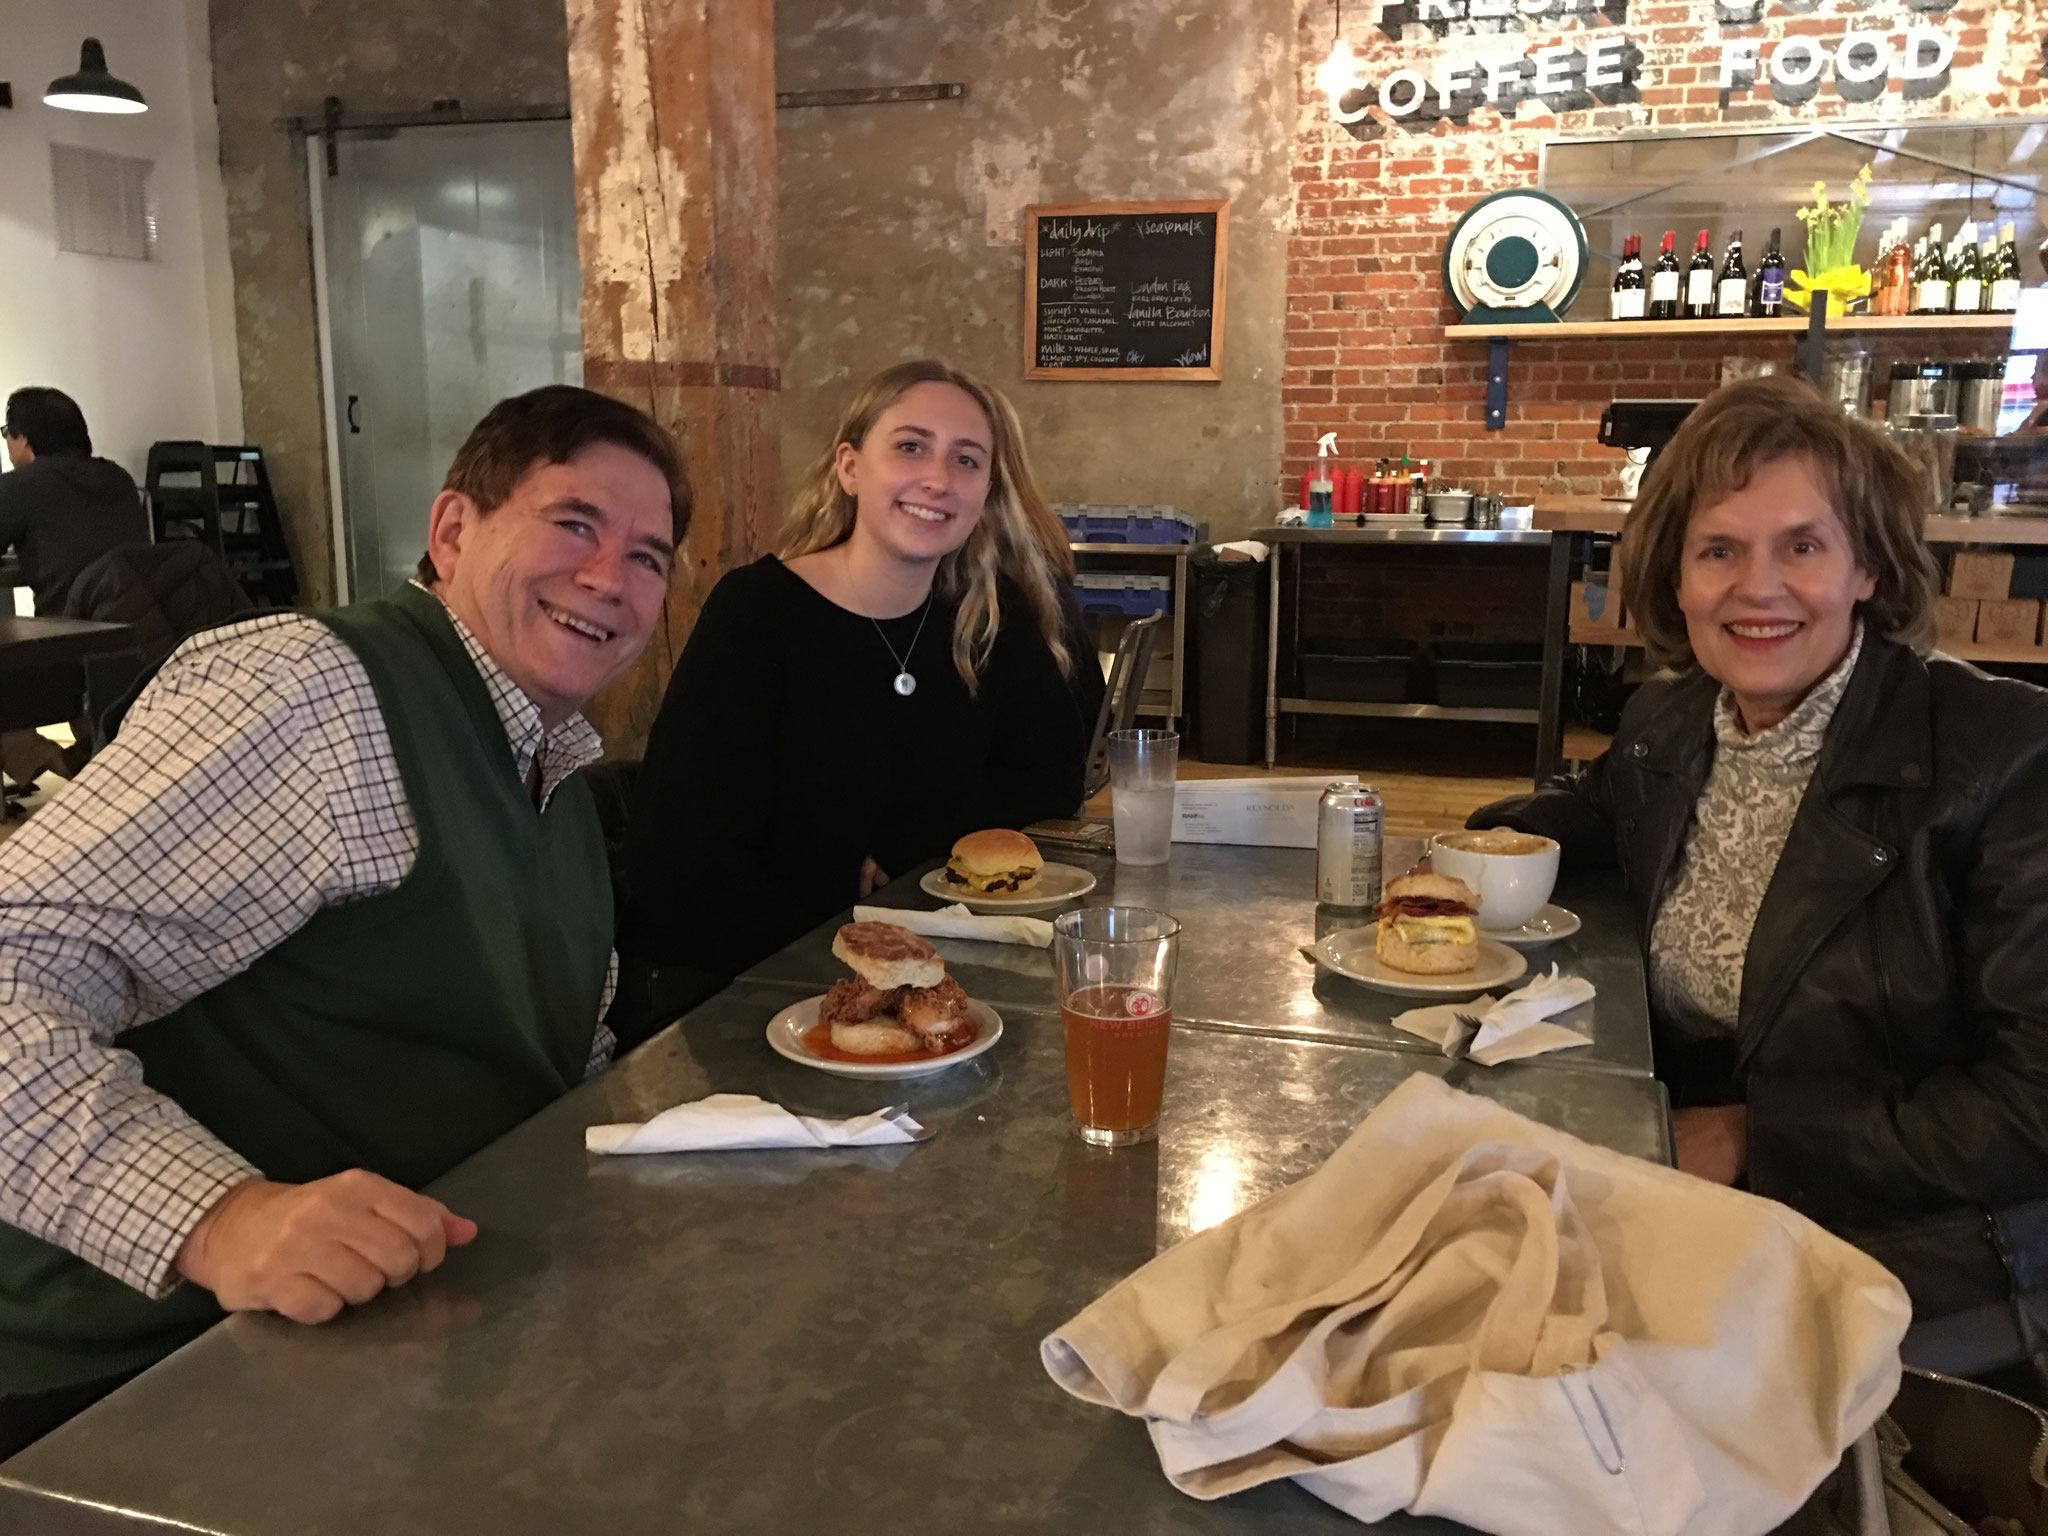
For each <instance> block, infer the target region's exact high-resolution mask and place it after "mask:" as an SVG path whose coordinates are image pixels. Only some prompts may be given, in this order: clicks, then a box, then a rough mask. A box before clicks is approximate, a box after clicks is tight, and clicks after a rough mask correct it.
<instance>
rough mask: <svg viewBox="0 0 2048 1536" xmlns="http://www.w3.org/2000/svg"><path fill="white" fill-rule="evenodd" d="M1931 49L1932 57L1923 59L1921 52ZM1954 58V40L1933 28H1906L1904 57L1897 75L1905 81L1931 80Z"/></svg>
mask: <svg viewBox="0 0 2048 1536" xmlns="http://www.w3.org/2000/svg"><path fill="white" fill-rule="evenodd" d="M1930 47H1931V48H1932V49H1933V50H1934V56H1933V57H1932V58H1931V59H1923V58H1922V57H1921V50H1923V49H1925V48H1930ZM1955 56H1956V40H1955V39H1954V38H1953V37H1950V36H1949V35H1948V33H1946V32H1940V31H1937V30H1936V29H1935V28H1933V27H1908V28H1906V57H1905V63H1904V65H1903V67H1902V68H1901V69H1900V70H1899V75H1900V77H1901V78H1902V79H1906V80H1932V79H1933V78H1934V77H1935V76H1936V75H1938V74H1940V73H1941V72H1942V71H1943V70H1944V69H1947V68H1948V61H1949V60H1950V59H1952V58H1954V57H1955Z"/></svg>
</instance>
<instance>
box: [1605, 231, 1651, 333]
mask: <svg viewBox="0 0 2048 1536" xmlns="http://www.w3.org/2000/svg"><path fill="white" fill-rule="evenodd" d="M1647 298H1648V295H1647V294H1646V293H1645V292H1644V290H1643V237H1642V236H1641V235H1630V236H1629V237H1628V239H1626V240H1624V241H1623V242H1622V246H1621V265H1620V266H1618V267H1616V268H1615V270H1614V292H1613V293H1612V294H1611V295H1610V296H1609V298H1608V301H1607V318H1608V319H1610V320H1640V319H1642V318H1643V315H1644V313H1645V300H1646V299H1647Z"/></svg>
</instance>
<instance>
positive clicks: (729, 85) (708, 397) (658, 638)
mask: <svg viewBox="0 0 2048 1536" xmlns="http://www.w3.org/2000/svg"><path fill="white" fill-rule="evenodd" d="M565 3H566V7H567V13H568V21H569V104H570V115H571V118H572V120H573V122H572V127H573V130H574V134H575V144H576V225H577V247H578V250H579V252H580V253H581V257H582V263H583V381H584V383H585V384H586V385H588V386H589V387H590V388H592V389H595V390H601V391H603V392H604V393H605V394H608V395H612V396H615V397H616V398H618V399H621V400H629V401H631V402H632V403H633V404H635V405H637V406H639V407H641V408H642V409H643V410H645V411H647V412H648V413H649V414H650V415H652V416H653V417H654V419H655V420H656V421H659V422H660V423H661V424H662V425H663V426H665V427H667V428H668V429H669V430H670V431H671V432H672V433H674V434H675V438H676V441H677V442H678V443H679V444H680V445H681V446H682V449H683V457H684V459H685V461H686V462H687V464H688V465H689V471H690V483H691V485H692V486H693V488H694V489H695V491H696V506H697V510H696V517H695V519H694V521H693V523H692V526H691V529H690V536H689V540H688V542H687V544H686V545H685V547H684V549H683V550H682V552H681V554H680V556H679V558H678V560H677V564H676V576H675V582H674V584H673V585H672V586H671V587H670V589H669V597H668V611H667V613H666V615H665V617H664V620H663V623H662V624H661V625H660V627H658V628H657V629H656V631H655V635H654V638H653V639H652V640H651V641H650V642H649V643H648V647H647V652H646V654H645V655H644V656H643V657H642V658H641V659H640V661H639V663H638V664H637V665H636V666H635V667H634V669H633V671H631V672H630V673H628V674H627V675H626V676H625V677H623V678H621V679H620V680H619V681H618V682H616V683H614V684H613V685H612V686H611V688H609V689H607V690H606V692H605V693H604V695H603V696H602V697H600V698H599V699H598V700H597V702H596V703H595V704H593V706H592V707H591V709H590V711H589V714H590V718H591V721H592V723H593V724H595V725H596V726H597V728H598V730H599V731H601V732H602V733H603V735H604V739H605V746H606V748H607V751H608V752H609V754H610V755H611V756H613V757H638V756H639V755H640V754H641V752H642V751H643V750H644V748H645V746H646V741H647V732H648V728H649V727H650V726H652V725H653V723H654V716H655V713H656V711H657V710H658V709H659V708H660V707H661V696H662V691H663V689H665V688H666V687H667V686H668V678H669V673H670V672H671V671H673V670H674V668H675V662H676V657H677V655H678V654H679V653H680V652H681V650H682V646H683V642H684V641H685V640H686V639H687V638H688V636H689V632H690V626H691V625H692V624H693V623H694V622H695V621H696V617H697V613H698V610H699V609H700V608H701V607H702V605H703V601H704V598H705V596H706V595H707V594H708V593H709V592H710V590H711V588H712V586H713V585H714V584H715V583H716V582H717V580H718V578H719V576H720V575H721V574H723V573H724V572H725V571H727V570H729V569H731V568H732V567H733V566H735V565H740V564H744V563H745V562H747V561H749V560H752V559H753V558H755V556H757V555H759V554H760V553H762V551H763V550H764V549H765V548H766V547H767V544H768V542H769V540H770V539H771V537H772V536H773V533H774V530H775V527H776V524H777V522H778V521H779V518H780V511H781V508H780V486H779V483H778V475H779V451H780V449H779V439H778V422H777V415H778V410H779V403H780V397H779V391H780V389H781V384H782V380H781V368H780V360H781V356H782V346H781V303H782V295H781V274H780V270H779V263H778V257H777V234H776V185H775V37H774V8H773V0H565Z"/></svg>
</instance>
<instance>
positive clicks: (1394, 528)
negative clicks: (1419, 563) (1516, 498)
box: [1251, 523, 1550, 544]
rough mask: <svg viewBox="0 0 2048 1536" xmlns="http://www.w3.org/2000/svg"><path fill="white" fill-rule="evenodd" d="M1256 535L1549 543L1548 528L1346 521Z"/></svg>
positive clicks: (1320, 540)
mask: <svg viewBox="0 0 2048 1536" xmlns="http://www.w3.org/2000/svg"><path fill="white" fill-rule="evenodd" d="M1251 536H1252V537H1253V538H1255V539H1257V540H1259V542H1261V543H1262V544H1548V543H1549V542H1550V532H1549V530H1548V529H1545V528H1459V527H1456V526H1449V527H1443V528H1430V527H1425V526H1422V525H1420V524H1416V523H1409V524H1406V525H1401V524H1387V523H1367V524H1366V525H1364V526H1363V527H1360V526H1358V525H1356V524H1346V525H1344V526H1341V527H1332V528H1306V527H1302V526H1299V525H1292V524H1290V525H1289V526H1287V527H1284V528H1283V527H1273V528H1259V529H1256V530H1254V531H1253V533H1252V535H1251Z"/></svg>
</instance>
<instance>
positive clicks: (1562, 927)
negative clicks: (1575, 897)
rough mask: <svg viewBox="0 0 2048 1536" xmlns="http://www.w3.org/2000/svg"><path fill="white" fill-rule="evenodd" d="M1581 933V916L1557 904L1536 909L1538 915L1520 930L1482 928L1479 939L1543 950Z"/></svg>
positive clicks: (1518, 947)
mask: <svg viewBox="0 0 2048 1536" xmlns="http://www.w3.org/2000/svg"><path fill="white" fill-rule="evenodd" d="M1578 931H1579V914H1578V913H1576V912H1574V911H1572V910H1571V909H1570V908H1569V907H1560V906H1558V905H1557V904H1556V903H1555V902H1551V903H1549V904H1547V905H1545V906H1542V907H1539V908H1537V909H1536V915H1535V916H1534V917H1532V918H1530V919H1529V921H1527V922H1526V923H1524V924H1522V926H1521V927H1519V928H1507V929H1501V930H1495V929H1492V928H1482V929H1480V930H1479V937H1480V938H1482V939H1498V940H1500V942H1501V943H1503V944H1512V945H1514V947H1515V948H1516V949H1541V948H1542V947H1543V946H1544V945H1546V944H1555V943H1556V942H1557V941H1558V940H1559V939H1568V938H1570V937H1571V936H1572V935H1573V934H1575V933H1577V932H1578Z"/></svg>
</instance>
